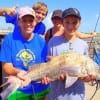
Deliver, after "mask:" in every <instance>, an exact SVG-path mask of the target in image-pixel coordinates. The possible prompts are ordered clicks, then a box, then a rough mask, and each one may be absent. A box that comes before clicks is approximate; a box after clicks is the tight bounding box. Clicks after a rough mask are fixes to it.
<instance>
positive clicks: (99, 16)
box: [89, 13, 100, 51]
mask: <svg viewBox="0 0 100 100" xmlns="http://www.w3.org/2000/svg"><path fill="white" fill-rule="evenodd" d="M99 19H100V13H99V15H98V18H97V21H96V24H95V28H94V32H96V28H97V25H98V22H99ZM92 41H93V37H92V38H91V41H90V44H89V51H90V49H91V44H92Z"/></svg>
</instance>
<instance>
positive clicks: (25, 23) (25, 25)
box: [19, 15, 36, 35]
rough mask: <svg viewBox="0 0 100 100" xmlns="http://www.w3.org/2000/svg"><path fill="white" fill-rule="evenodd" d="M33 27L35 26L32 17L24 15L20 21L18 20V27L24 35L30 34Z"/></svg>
mask: <svg viewBox="0 0 100 100" xmlns="http://www.w3.org/2000/svg"><path fill="white" fill-rule="evenodd" d="M35 25H36V21H35V19H34V17H33V16H30V15H26V16H24V17H22V18H21V19H19V26H20V28H21V31H22V33H23V34H24V35H29V34H32V33H33V30H34V28H35Z"/></svg>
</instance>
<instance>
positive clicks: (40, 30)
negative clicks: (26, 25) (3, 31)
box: [5, 14, 46, 35]
mask: <svg viewBox="0 0 100 100" xmlns="http://www.w3.org/2000/svg"><path fill="white" fill-rule="evenodd" d="M5 19H6V22H7V23H12V24H13V25H14V31H19V30H20V28H19V26H18V22H17V14H15V15H13V16H10V15H8V14H6V15H5ZM45 29H46V27H45V24H44V23H43V22H40V23H37V24H36V26H35V29H34V33H36V34H39V35H43V34H44V33H45Z"/></svg>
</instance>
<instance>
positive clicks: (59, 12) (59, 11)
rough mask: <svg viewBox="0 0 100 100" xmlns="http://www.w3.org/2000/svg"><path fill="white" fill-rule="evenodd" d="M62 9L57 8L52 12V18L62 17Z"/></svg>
mask: <svg viewBox="0 0 100 100" xmlns="http://www.w3.org/2000/svg"><path fill="white" fill-rule="evenodd" d="M62 13H63V12H62V10H55V11H54V12H53V14H52V17H51V18H54V17H60V18H62Z"/></svg>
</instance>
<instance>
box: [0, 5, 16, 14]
mask: <svg viewBox="0 0 100 100" xmlns="http://www.w3.org/2000/svg"><path fill="white" fill-rule="evenodd" d="M17 8H18V6H17V5H16V6H14V7H12V8H0V16H5V14H8V15H15V14H16V9H17Z"/></svg>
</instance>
